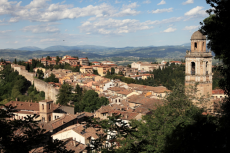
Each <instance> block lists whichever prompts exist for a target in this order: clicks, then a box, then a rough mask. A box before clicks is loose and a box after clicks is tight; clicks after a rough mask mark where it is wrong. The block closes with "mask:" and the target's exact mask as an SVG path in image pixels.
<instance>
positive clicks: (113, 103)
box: [0, 32, 226, 152]
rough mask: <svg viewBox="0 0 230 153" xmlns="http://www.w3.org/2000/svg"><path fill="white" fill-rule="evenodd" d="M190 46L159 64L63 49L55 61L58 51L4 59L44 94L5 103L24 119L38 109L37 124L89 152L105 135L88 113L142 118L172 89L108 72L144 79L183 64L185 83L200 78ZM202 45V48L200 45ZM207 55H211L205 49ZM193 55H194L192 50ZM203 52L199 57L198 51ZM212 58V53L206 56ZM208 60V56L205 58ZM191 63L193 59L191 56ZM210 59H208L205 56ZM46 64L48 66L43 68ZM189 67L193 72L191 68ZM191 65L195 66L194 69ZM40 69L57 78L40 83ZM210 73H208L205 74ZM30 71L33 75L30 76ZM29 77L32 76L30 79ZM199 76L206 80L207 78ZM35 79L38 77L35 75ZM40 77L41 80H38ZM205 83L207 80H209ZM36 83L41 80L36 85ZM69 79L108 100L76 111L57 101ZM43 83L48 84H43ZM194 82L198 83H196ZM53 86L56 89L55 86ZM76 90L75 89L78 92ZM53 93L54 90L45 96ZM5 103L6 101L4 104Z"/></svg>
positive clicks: (220, 94)
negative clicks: (124, 62)
mask: <svg viewBox="0 0 230 153" xmlns="http://www.w3.org/2000/svg"><path fill="white" fill-rule="evenodd" d="M199 37H203V36H202V35H201V34H200V33H199V32H195V33H194V34H193V36H192V39H194V40H197V39H198V38H199ZM191 50H192V51H187V53H186V63H182V62H181V61H170V62H165V61H162V62H161V63H158V64H153V63H151V62H141V61H139V62H133V63H131V64H130V65H129V66H119V65H116V64H115V63H114V62H112V61H102V62H98V61H93V62H90V61H89V60H88V58H76V57H72V56H69V55H65V56H63V57H62V58H60V59H59V60H58V61H57V58H59V57H49V56H47V57H45V58H34V59H29V60H28V61H27V62H24V64H26V66H24V65H18V64H17V63H16V62H15V63H11V62H10V61H3V62H1V63H0V68H1V69H0V70H1V71H3V70H4V67H5V66H6V65H10V66H11V68H13V69H14V71H15V72H18V73H19V75H22V76H24V77H25V78H26V79H27V80H28V81H30V82H31V84H33V86H34V87H35V88H37V90H38V91H39V92H41V91H44V92H45V95H46V96H45V99H44V100H40V101H35V102H33V101H32V100H31V101H20V100H18V99H17V98H16V99H15V100H14V101H9V102H8V103H6V104H5V106H15V107H16V108H15V109H16V112H14V113H13V114H14V115H13V116H12V117H11V118H9V120H25V118H26V117H27V116H32V115H35V114H37V115H39V117H38V118H36V121H40V122H39V126H40V127H41V128H42V129H44V130H45V133H46V134H47V135H49V136H51V137H52V139H53V140H56V139H57V140H62V141H65V142H66V144H65V146H66V147H67V149H69V150H70V149H71V150H74V151H75V152H87V151H86V148H87V145H88V144H90V143H91V141H92V140H94V139H97V138H98V135H105V133H104V132H103V130H100V129H98V128H97V127H90V128H86V120H87V119H88V118H91V119H92V118H97V119H100V120H107V119H108V117H109V116H110V117H111V116H113V115H114V114H118V115H120V119H121V120H122V121H123V123H126V124H127V125H129V123H130V121H132V120H138V121H141V120H142V118H143V116H146V115H150V114H152V110H155V109H156V108H157V107H159V106H163V105H164V99H165V97H167V96H168V95H169V94H170V93H171V92H172V91H171V90H169V89H167V88H166V87H164V86H147V85H141V84H134V83H126V82H122V81H121V80H119V79H110V78H108V77H106V76H107V75H111V73H114V74H115V75H118V76H122V77H125V78H130V79H133V80H146V79H149V78H151V79H154V75H153V74H152V73H151V72H153V71H154V70H157V69H161V70H162V69H165V68H166V67H168V66H170V65H171V64H174V65H185V66H186V71H185V73H186V79H185V80H186V83H187V84H189V83H191V81H194V80H198V79H194V78H193V77H198V76H194V74H195V73H198V72H199V73H201V71H202V69H201V70H199V71H198V72H195V69H194V66H193V65H192V66H190V65H189V64H188V63H189V62H191V61H190V58H191V56H190V55H191V54H195V53H194V52H193V51H195V50H197V48H193V47H192V48H191ZM201 50H204V49H201ZM208 56H210V55H208ZM192 58H194V57H193V56H192ZM196 58H201V57H196ZM209 60H210V59H209ZM34 61H37V62H41V63H42V64H43V65H44V67H35V68H33V72H29V71H28V70H27V68H26V67H27V65H30V66H32V65H33V62H34ZM209 62H210V61H209ZM192 63H193V62H192ZM207 63H208V62H207ZM66 64H68V65H69V66H70V67H72V68H75V67H79V71H78V72H73V71H72V70H69V69H61V68H58V69H55V67H54V66H60V65H66ZM47 66H49V68H47ZM211 68H212V65H210V64H209V65H208V66H206V69H205V75H206V76H205V79H207V80H211V78H212V72H211V71H212V70H211ZM190 69H191V72H190ZM193 71H194V72H193ZM40 73H42V74H43V75H42V79H48V78H50V77H51V76H54V77H55V79H57V80H58V81H57V82H47V87H45V86H41V84H40V83H37V82H38V81H35V79H37V78H39V75H40ZM208 74H210V76H208ZM31 77H32V78H31ZM31 79H32V80H31ZM205 79H204V80H203V81H206V80H205ZM37 80H39V79H37ZM42 82H44V81H43V80H42ZM207 83H209V82H207ZM39 84H40V86H39ZM65 84H68V85H70V86H71V87H72V89H73V90H72V91H71V92H72V93H76V90H75V89H76V88H77V86H79V87H80V88H82V89H83V90H85V91H89V90H93V91H95V92H96V93H97V94H98V95H99V97H105V98H106V99H108V101H109V103H108V104H107V105H102V106H100V108H99V109H96V110H93V111H91V112H86V111H83V112H76V111H75V109H74V107H75V104H74V103H75V102H74V101H69V102H68V103H67V104H66V105H61V104H60V103H57V99H56V98H52V97H57V96H58V93H59V90H60V89H61V88H62V86H63V85H65ZM46 88H52V89H51V90H47V89H46ZM198 88H201V87H199V86H198ZM53 90H55V91H56V92H53ZM199 91H200V92H201V93H202V94H205V96H206V95H207V94H206V92H205V91H212V92H211V93H210V94H212V97H211V98H212V101H215V100H221V99H223V98H226V95H225V94H224V91H223V90H222V89H215V90H212V89H211V88H208V87H207V88H201V89H200V90H199ZM77 94H78V93H77ZM47 95H52V96H47ZM209 107H210V108H211V109H210V110H209V112H207V113H210V114H215V112H214V109H215V108H214V105H213V103H212V104H211V105H210V106H209ZM2 108H4V107H2ZM43 149H44V148H38V149H37V150H32V151H31V152H42V151H43Z"/></svg>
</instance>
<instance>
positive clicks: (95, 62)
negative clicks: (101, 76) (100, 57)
mask: <svg viewBox="0 0 230 153" xmlns="http://www.w3.org/2000/svg"><path fill="white" fill-rule="evenodd" d="M92 63H100V62H97V61H94V62H92Z"/></svg>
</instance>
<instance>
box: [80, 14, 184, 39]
mask: <svg viewBox="0 0 230 153" xmlns="http://www.w3.org/2000/svg"><path fill="white" fill-rule="evenodd" d="M180 20H182V17H178V18H176V17H173V18H169V19H164V20H162V21H158V20H156V21H150V20H148V21H145V22H140V21H139V20H135V19H124V20H116V19H112V18H109V19H108V20H105V19H100V20H97V21H94V22H91V21H85V22H83V23H82V25H81V26H80V27H79V28H80V30H81V32H85V33H86V34H92V33H97V34H103V35H108V34H122V33H131V32H136V31H139V30H147V29H153V28H154V25H158V24H166V23H173V22H177V21H180Z"/></svg>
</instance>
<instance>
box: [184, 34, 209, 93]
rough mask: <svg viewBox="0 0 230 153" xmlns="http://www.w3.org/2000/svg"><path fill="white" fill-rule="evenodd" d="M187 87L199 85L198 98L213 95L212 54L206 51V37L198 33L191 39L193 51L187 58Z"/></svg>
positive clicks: (189, 51) (190, 51) (188, 52)
mask: <svg viewBox="0 0 230 153" xmlns="http://www.w3.org/2000/svg"><path fill="white" fill-rule="evenodd" d="M185 63H186V64H185V67H186V70H185V75H186V76H185V85H186V86H188V85H195V83H199V84H198V86H197V88H198V93H197V95H198V97H200V95H204V96H205V97H208V95H210V96H211V95H212V54H211V52H210V51H207V50H206V36H204V35H203V34H202V33H201V32H199V31H196V32H194V33H193V35H192V37H191V50H187V51H186V56H185Z"/></svg>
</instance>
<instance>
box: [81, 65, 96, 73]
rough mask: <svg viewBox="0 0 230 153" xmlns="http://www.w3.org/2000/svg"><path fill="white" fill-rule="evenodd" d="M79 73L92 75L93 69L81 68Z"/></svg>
mask: <svg viewBox="0 0 230 153" xmlns="http://www.w3.org/2000/svg"><path fill="white" fill-rule="evenodd" d="M80 72H81V73H90V74H92V73H93V67H92V66H83V67H81V68H80Z"/></svg>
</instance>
